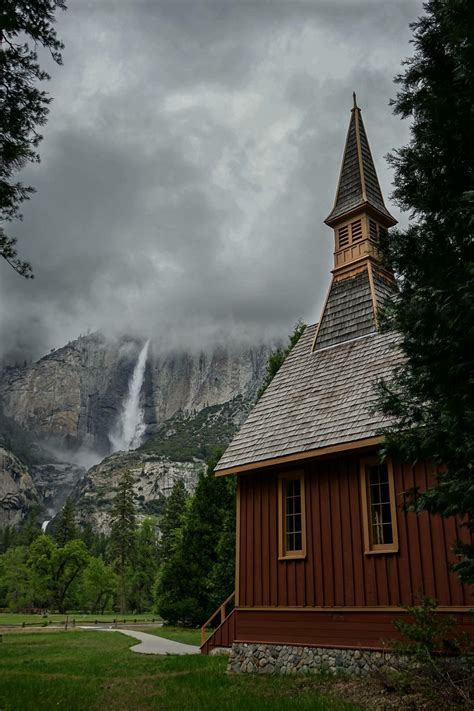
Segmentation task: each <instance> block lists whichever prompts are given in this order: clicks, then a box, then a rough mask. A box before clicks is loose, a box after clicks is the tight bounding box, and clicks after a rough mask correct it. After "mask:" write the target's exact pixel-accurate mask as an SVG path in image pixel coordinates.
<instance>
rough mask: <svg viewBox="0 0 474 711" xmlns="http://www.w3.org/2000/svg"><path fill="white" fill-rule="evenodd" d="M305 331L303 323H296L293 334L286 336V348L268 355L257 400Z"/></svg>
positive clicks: (278, 349)
mask: <svg viewBox="0 0 474 711" xmlns="http://www.w3.org/2000/svg"><path fill="white" fill-rule="evenodd" d="M305 329H306V324H305V323H303V321H301V320H299V321H297V323H296V325H295V328H294V330H293V333H291V334H290V335H289V336H288V345H287V346H286V348H277V349H276V350H274V351H272V352H271V353H270V355H269V356H268V361H267V366H266V372H265V377H264V379H263V383H262V384H261V386H260V388H259V390H258V393H257V397H258V398H260V397H262V395H263V393H264V392H265V390H266V389H267V388H268V386H269V385H270V383H271V382H272V380H273V378H274V377H275V375H276V374H277V373H278V371H279V370H280V368H281V366H282V365H283V363H284V362H285V360H286V358H287V356H288V354H289V353H290V351H291V350H292V348H294V346H296V344H297V343H298V341H299V340H300V338H301V336H302V335H303V333H304V332H305Z"/></svg>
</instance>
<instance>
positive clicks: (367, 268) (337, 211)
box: [314, 94, 397, 350]
mask: <svg viewBox="0 0 474 711" xmlns="http://www.w3.org/2000/svg"><path fill="white" fill-rule="evenodd" d="M353 100H354V105H353V107H352V110H351V119H350V122H349V129H348V132H347V138H346V145H345V148H344V155H343V159H342V166H341V172H340V175H339V183H338V186H337V192H336V199H335V201H334V206H333V208H332V210H331V212H330V214H329V215H328V217H327V218H326V220H325V223H326V224H327V225H328V226H329V227H332V228H333V229H334V239H335V249H334V269H333V279H332V283H331V287H330V289H329V293H328V297H327V299H326V303H325V305H324V308H323V313H322V315H321V318H320V321H319V327H318V330H317V332H316V337H315V342H314V350H320V349H321V348H326V347H329V346H332V345H336V344H337V343H342V342H344V341H347V340H351V339H353V338H358V337H361V336H364V335H367V334H368V333H371V332H375V331H376V330H377V309H378V308H379V307H380V306H381V305H383V302H384V301H386V299H387V298H388V297H389V296H390V295H392V294H393V293H394V291H396V288H397V287H396V283H395V280H394V278H393V274H392V273H391V272H388V271H387V270H386V269H385V268H384V267H383V266H382V264H381V261H380V257H379V251H378V242H379V239H380V237H381V236H382V235H383V234H385V233H386V232H387V229H388V228H389V227H392V226H393V225H396V224H397V221H396V220H395V218H394V217H393V216H392V215H391V214H390V213H389V211H388V210H387V208H386V207H385V203H384V200H383V196H382V191H381V189H380V184H379V181H378V178H377V173H376V170H375V165H374V161H373V158H372V154H371V152H370V147H369V142H368V140H367V134H366V132H365V128H364V124H363V121H362V115H361V110H360V108H359V107H358V106H357V100H356V95H355V94H353Z"/></svg>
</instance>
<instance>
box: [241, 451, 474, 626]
mask: <svg viewBox="0 0 474 711" xmlns="http://www.w3.org/2000/svg"><path fill="white" fill-rule="evenodd" d="M304 470H305V481H306V484H305V486H306V526H307V556H306V558H305V559H304V560H284V561H279V560H278V499H277V490H278V489H277V486H278V484H277V482H278V478H277V477H278V474H277V473H276V472H275V471H274V470H266V471H263V472H259V473H256V472H255V473H251V474H247V475H242V476H241V477H240V497H241V498H240V516H241V520H240V547H239V556H240V560H239V566H240V576H239V577H240V579H239V581H238V598H237V600H238V602H237V605H238V606H239V607H306V606H308V607H334V606H336V607H365V606H369V607H378V606H381V607H393V606H395V607H398V606H400V605H410V604H416V603H417V602H419V600H420V596H421V595H430V596H432V597H434V598H436V599H437V600H438V603H439V605H441V606H458V607H462V606H468V605H472V604H473V597H472V594H471V592H470V591H469V590H467V589H466V588H465V587H463V586H461V585H460V583H459V581H458V578H457V576H456V575H455V574H454V573H453V572H451V571H450V569H449V565H450V563H452V562H454V561H455V560H456V558H455V556H454V555H453V554H452V553H451V551H450V547H451V546H452V544H453V543H454V541H455V539H456V537H457V536H460V537H461V538H464V539H466V536H467V535H468V533H467V531H466V530H465V529H461V530H460V528H459V527H458V525H457V524H456V522H455V521H454V520H446V521H443V520H442V519H441V518H440V517H436V516H429V515H428V514H421V515H419V516H417V515H416V514H414V513H408V514H406V513H404V512H403V511H402V510H401V506H402V505H403V492H404V491H407V490H408V489H410V488H411V487H413V486H414V485H415V484H416V485H418V486H420V487H421V488H424V487H425V486H426V484H427V482H428V472H429V467H428V465H425V464H424V463H421V464H419V465H417V466H416V468H415V469H413V468H412V467H410V466H405V465H403V466H402V465H400V464H397V463H395V464H394V483H395V491H396V498H397V520H398V537H399V552H398V553H384V554H381V553H377V554H373V555H366V554H365V553H364V541H363V528H362V519H361V501H360V496H361V493H360V480H359V457H358V456H355V455H349V456H343V457H337V458H331V459H326V460H323V461H322V460H315V461H314V462H311V463H306V464H305V465H304ZM239 619H240V617H239Z"/></svg>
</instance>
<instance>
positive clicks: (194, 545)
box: [155, 454, 235, 626]
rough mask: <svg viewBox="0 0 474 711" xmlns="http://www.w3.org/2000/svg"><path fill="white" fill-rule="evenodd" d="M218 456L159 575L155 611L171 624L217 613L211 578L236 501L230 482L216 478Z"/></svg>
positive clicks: (200, 619) (197, 620)
mask: <svg viewBox="0 0 474 711" xmlns="http://www.w3.org/2000/svg"><path fill="white" fill-rule="evenodd" d="M219 456H220V455H219V454H217V456H216V460H213V461H211V462H209V464H208V468H207V471H206V473H205V474H203V475H202V476H201V478H200V480H199V482H198V485H197V487H196V492H195V495H194V497H193V498H192V500H191V503H190V506H189V510H188V511H187V513H186V516H185V519H184V525H183V528H182V530H181V532H180V535H179V538H178V540H177V543H176V547H175V549H174V551H173V552H172V554H171V557H170V558H169V560H168V561H167V562H166V563H164V564H163V566H162V568H161V570H160V573H159V575H158V580H157V584H156V590H155V594H156V608H157V610H158V612H159V614H160V615H162V617H163V618H164V619H166V620H167V621H168V622H171V623H172V624H176V623H178V622H180V623H183V624H190V625H193V626H195V625H199V624H202V623H203V622H204V621H205V619H206V618H207V617H209V616H210V614H211V613H212V612H213V611H214V607H213V605H214V599H213V590H212V587H211V586H212V581H211V574H212V571H213V569H214V567H215V565H216V564H217V563H218V554H217V549H218V542H219V538H220V536H221V533H222V528H223V524H224V521H225V515H226V512H227V511H228V510H229V509H232V507H233V506H234V500H235V492H234V490H233V488H232V486H231V485H230V484H229V482H228V480H227V478H226V477H219V478H216V477H214V476H213V469H214V466H215V461H217V459H218V458H219ZM221 602H222V601H221Z"/></svg>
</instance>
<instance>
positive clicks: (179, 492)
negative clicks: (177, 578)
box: [159, 479, 189, 563]
mask: <svg viewBox="0 0 474 711" xmlns="http://www.w3.org/2000/svg"><path fill="white" fill-rule="evenodd" d="M188 499H189V496H188V493H187V491H186V487H185V485H184V481H183V480H182V479H177V480H176V481H175V483H174V485H173V488H172V490H171V494H170V495H169V498H168V500H167V502H166V508H165V511H164V514H163V517H162V519H161V521H160V531H161V538H160V546H159V547H160V562H162V563H165V562H166V561H168V560H169V559H170V557H171V555H172V553H173V551H174V550H175V548H176V544H177V540H178V533H179V530H180V528H181V526H182V524H183V518H184V514H185V511H186V504H187V501H188Z"/></svg>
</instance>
